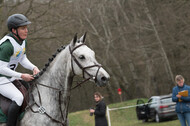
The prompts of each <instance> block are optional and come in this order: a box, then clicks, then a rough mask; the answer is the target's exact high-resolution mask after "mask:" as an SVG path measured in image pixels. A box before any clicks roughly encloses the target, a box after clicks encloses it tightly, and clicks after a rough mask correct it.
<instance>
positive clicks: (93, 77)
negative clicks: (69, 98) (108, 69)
mask: <svg viewBox="0 0 190 126" xmlns="http://www.w3.org/2000/svg"><path fill="white" fill-rule="evenodd" d="M83 45H86V44H84V43H82V44H80V45H78V46H76V47H74V48H73V49H72V50H71V46H70V45H69V51H70V54H71V68H72V72H73V74H74V76H75V75H76V74H75V71H74V67H73V62H75V63H76V64H77V65H78V67H79V68H80V69H81V70H82V74H83V79H84V80H83V81H82V83H79V84H77V87H78V86H79V85H81V84H83V83H84V82H86V81H87V80H90V79H93V80H94V81H95V83H96V82H97V76H98V72H99V70H100V68H101V67H102V65H101V64H95V65H91V66H86V67H83V66H82V65H81V64H80V62H79V61H78V60H77V58H76V57H75V56H74V55H73V52H74V51H75V50H76V49H78V48H79V47H81V46H83ZM92 67H98V69H97V72H96V75H95V76H93V75H92V74H90V73H89V72H88V71H87V69H90V68H92ZM85 74H87V75H88V76H89V77H88V78H85ZM74 88H75V87H73V88H72V89H74Z"/></svg>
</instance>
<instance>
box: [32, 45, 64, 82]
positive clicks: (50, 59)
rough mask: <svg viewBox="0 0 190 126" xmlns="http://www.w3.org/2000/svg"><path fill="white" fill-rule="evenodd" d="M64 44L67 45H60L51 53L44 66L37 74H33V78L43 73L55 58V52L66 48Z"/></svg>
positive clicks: (57, 52)
mask: <svg viewBox="0 0 190 126" xmlns="http://www.w3.org/2000/svg"><path fill="white" fill-rule="evenodd" d="M66 46H67V45H65V46H61V47H60V48H58V49H57V51H56V52H55V53H54V54H53V55H52V57H51V58H49V59H48V63H46V64H45V66H44V68H42V69H41V70H40V72H39V73H38V74H36V75H34V80H36V79H38V78H39V77H40V76H42V75H43V73H44V72H45V71H46V70H47V68H48V67H49V65H50V63H51V62H52V61H53V60H54V59H55V57H56V56H57V54H59V53H60V52H61V51H62V50H64V49H65V48H66Z"/></svg>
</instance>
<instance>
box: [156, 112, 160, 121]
mask: <svg viewBox="0 0 190 126" xmlns="http://www.w3.org/2000/svg"><path fill="white" fill-rule="evenodd" d="M155 121H156V122H157V123H159V122H160V117H159V115H158V113H156V115H155Z"/></svg>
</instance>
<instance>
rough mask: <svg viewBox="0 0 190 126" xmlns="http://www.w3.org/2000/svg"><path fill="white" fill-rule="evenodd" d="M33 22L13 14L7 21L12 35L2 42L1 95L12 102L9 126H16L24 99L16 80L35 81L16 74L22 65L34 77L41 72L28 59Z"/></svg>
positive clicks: (25, 74)
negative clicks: (28, 42) (15, 84)
mask: <svg viewBox="0 0 190 126" xmlns="http://www.w3.org/2000/svg"><path fill="white" fill-rule="evenodd" d="M29 24H31V22H30V21H29V20H28V19H27V18H26V17H25V16H24V15H22V14H13V15H11V16H9V18H8V20H7V26H8V30H9V31H10V33H9V34H8V35H5V36H4V37H3V38H2V39H1V40H0V94H1V95H3V96H5V97H7V98H9V99H10V100H12V103H11V105H10V106H9V109H8V116H7V126H16V122H17V117H18V115H19V111H20V107H21V105H22V103H23V100H24V97H23V95H22V93H21V92H20V91H19V90H18V89H17V88H16V87H15V86H14V85H13V83H12V81H13V80H15V79H22V80H24V81H31V80H33V79H34V78H33V76H32V75H30V74H27V73H20V72H16V71H15V69H16V67H17V65H18V63H20V64H21V65H22V66H23V67H24V68H26V69H29V70H32V71H33V75H35V74H37V73H38V72H39V69H38V67H36V66H35V65H33V64H32V63H31V62H30V61H29V60H28V58H27V57H26V45H27V41H26V38H27V35H28V28H27V25H29Z"/></svg>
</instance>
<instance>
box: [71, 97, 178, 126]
mask: <svg viewBox="0 0 190 126" xmlns="http://www.w3.org/2000/svg"><path fill="white" fill-rule="evenodd" d="M144 100H145V101H147V99H144ZM136 101H137V99H134V100H129V101H126V102H122V103H117V104H110V105H108V107H109V108H118V107H124V106H130V105H136ZM110 118H111V126H180V123H179V120H169V121H162V122H160V123H156V122H154V121H149V122H142V121H139V120H138V119H137V117H136V111H135V108H129V109H122V110H115V111H110ZM69 123H70V126H94V116H89V111H88V110H84V111H79V112H74V113H70V114H69Z"/></svg>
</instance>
